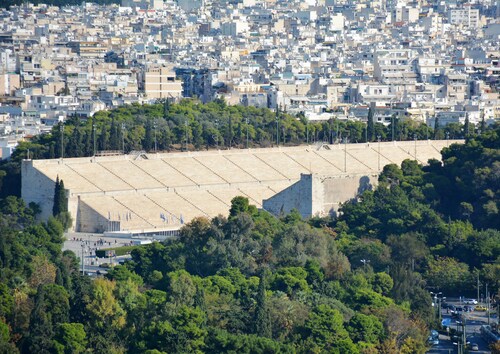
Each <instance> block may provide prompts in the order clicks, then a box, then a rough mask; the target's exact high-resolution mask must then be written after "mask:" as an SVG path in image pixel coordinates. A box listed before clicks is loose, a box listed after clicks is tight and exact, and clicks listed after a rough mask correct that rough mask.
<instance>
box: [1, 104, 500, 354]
mask: <svg viewBox="0 0 500 354" xmlns="http://www.w3.org/2000/svg"><path fill="white" fill-rule="evenodd" d="M220 105H221V103H212V104H209V105H207V107H202V106H201V105H193V103H183V104H181V105H178V106H177V105H175V106H174V105H165V104H160V105H152V106H145V107H141V106H133V107H128V108H123V109H118V110H116V111H112V112H105V113H100V114H98V115H97V117H95V119H94V120H93V121H87V122H82V123H78V124H76V121H74V125H71V124H65V126H64V129H65V134H67V136H68V137H69V136H73V135H74V134H76V133H74V131H80V132H81V133H82V136H85V132H87V133H88V132H91V131H92V127H93V126H96V127H97V130H98V131H99V132H100V133H102V132H105V133H106V137H105V138H106V140H107V141H109V142H110V141H111V140H112V139H111V136H107V135H108V134H111V132H112V131H113V129H112V127H113V124H114V127H115V128H114V129H115V130H116V129H117V128H116V126H118V127H120V125H121V124H122V123H125V124H127V125H128V129H127V134H130V135H132V134H134V132H135V133H137V132H138V133H137V134H138V135H136V136H140V137H141V138H140V139H138V140H135V139H136V138H132V137H130V135H127V141H128V143H129V144H133V143H134V141H138V142H139V141H140V142H142V141H144V140H147V139H146V131H147V129H144V128H142V130H141V125H140V123H139V121H140V120H141V119H142V122H143V123H144V125H145V126H147V124H155V123H154V122H153V118H151V117H155V114H159V115H160V116H158V117H157V122H156V124H158V130H160V128H159V127H160V124H162V125H161V127H162V128H161V129H163V131H170V132H171V133H172V135H171V136H172V140H171V142H170V143H169V144H171V146H175V144H178V145H179V144H181V142H182V137H183V136H184V134H185V131H181V132H178V130H180V129H181V128H182V127H186V125H185V123H184V122H185V121H186V119H185V118H186V117H189V119H190V120H189V123H188V127H189V132H188V133H189V139H190V140H189V141H190V144H194V141H195V139H194V138H195V137H196V136H197V135H196V134H194V135H191V133H192V130H196V129H198V131H201V134H200V136H201V137H203V132H204V130H206V129H209V127H210V123H209V121H210V119H207V120H202V119H201V118H199V117H200V116H203V115H205V114H206V115H208V114H209V113H208V112H206V111H204V110H207V111H211V110H213V111H214V112H219V111H218V109H221V110H222V111H229V112H231V113H228V114H227V115H226V116H225V118H224V119H222V118H221V116H220V115H219V114H218V113H214V112H212V113H211V114H215V117H217V119H219V120H220V123H219V124H220V125H219V127H218V129H215V128H217V127H216V126H212V129H215V130H210V132H211V133H210V134H208V135H207V136H208V137H210V136H211V135H213V134H212V133H218V134H220V135H216V136H219V138H220V139H221V140H220V141H219V144H221V145H222V142H224V144H225V145H226V146H227V147H229V146H230V145H233V146H235V145H241V144H244V140H241V139H244V138H242V136H245V135H244V134H243V133H242V134H240V135H238V134H237V133H238V131H239V128H238V126H239V125H241V126H242V129H241V130H242V131H243V132H245V129H246V126H244V125H243V124H244V123H243V122H245V118H246V117H245V115H244V114H243V113H244V112H247V111H246V109H243V108H240V107H231V108H219V107H221V106H220ZM166 108H168V110H166ZM176 111H178V112H177V113H176ZM166 112H167V113H168V114H167V117H168V119H165V118H164V117H162V116H161V114H164V113H166ZM179 112H180V113H179ZM248 112H254V113H255V116H251V115H250V113H248V117H249V120H250V119H252V126H251V129H249V130H251V131H252V139H253V140H252V146H254V145H253V144H256V145H257V144H261V143H262V144H263V142H264V139H263V138H261V139H259V138H257V136H259V134H260V135H264V134H270V133H269V132H270V131H272V127H274V126H275V124H276V123H275V113H269V112H264V111H261V110H254V109H249V110H248ZM245 114H246V113H245ZM278 114H280V115H281V114H282V113H279V112H278ZM136 115H137V116H136ZM175 117H177V118H175ZM231 117H232V118H231ZM250 117H251V118H250ZM237 118H239V120H238V119H237ZM198 119H199V120H198ZM287 120H289V121H290V124H289V125H288V126H287V127H288V128H287V129H290V131H289V132H288V130H286V133H285V136H286V137H287V138H286V142H288V141H290V143H291V142H292V141H294V140H293V139H294V138H293V137H296V139H298V140H296V142H298V141H299V140H300V139H304V135H301V132H302V133H303V130H302V128H306V127H305V126H304V124H303V122H302V121H300V120H292V118H291V117H288V116H286V115H283V118H281V117H280V124H285V122H286V121H287ZM113 121H114V123H113ZM148 121H149V123H148ZM198 121H199V122H200V127H199V128H196V129H194V128H195V126H196V122H198ZM160 122H161V123H160ZM171 122H177V123H176V124H175V123H173V124H170V123H171ZM266 122H267V124H268V126H267V129H268V130H266V129H265V128H264V127H266ZM336 123H338V126H339V128H338V131H339V135H338V136H340V133H343V134H345V132H346V129H347V130H348V129H349V128H348V127H349V126H351V124H357V123H348V124H344V123H340V122H333V124H336ZM245 124H246V123H245ZM301 124H302V125H301ZM326 124H327V127H328V123H326ZM230 126H231V129H230V130H229V131H227V129H229V127H230ZM204 127H206V128H204ZM324 127H325V125H324V124H318V125H312V124H311V125H310V126H309V127H308V128H307V129H311V131H314V134H316V135H315V137H316V136H317V139H318V140H322V139H323V135H324V134H326V132H328V133H329V132H330V130H329V129H328V128H324ZM249 128H250V127H249ZM292 128H293V129H292ZM66 129H67V131H66ZM259 129H260V130H261V132H260V133H257V131H259ZM316 129H318V130H316ZM58 131H59V130H58V129H57V128H55V129H54V131H53V134H52V135H46V136H42V137H38V138H36V139H34V141H32V142H30V143H26V145H25V149H24V150H23V149H20V151H18V152H17V153H16V154H17V155H15V156H14V158H13V160H12V161H11V162H10V164H11V166H13V165H14V164H15V163H16V162H18V161H19V159H20V158H22V157H23V155H24V154H25V153H26V152H27V149H28V148H29V149H30V151H31V152H34V151H36V148H38V150H37V151H38V152H37V153H38V154H40V155H39V156H40V157H41V156H42V155H43V154H50V151H51V147H50V145H51V144H56V143H57V140H58V139H57V137H55V136H56V135H57V132H58ZM317 131H319V132H318V133H316V132H317ZM360 131H361V136H360V139H362V132H363V130H362V129H361V130H360ZM287 132H288V133H287ZM462 132H463V128H462ZM141 134H144V135H141ZM233 134H234V135H233ZM176 136H178V138H175V137H176ZM329 136H331V135H329ZM343 136H345V135H343ZM351 137H352V135H351ZM386 137H387V135H386ZM103 139H104V138H103ZM115 139H116V138H115ZM175 139H178V140H175ZM267 139H268V141H269V143H270V140H271V137H269V136H268V138H267ZM118 140H120V139H118ZM167 141H168V140H167ZM207 141H208V143H209V145H211V146H213V143H214V142H210V140H201V141H200V146H201V147H203V144H204V143H206V142H207ZM96 143H97V142H96ZM109 144H111V142H110V143H109ZM114 144H115V146H116V144H117V143H116V142H115V143H114ZM169 144H166V145H164V146H165V148H167V147H168V146H169ZM35 145H38V146H35ZM256 145H255V146H256ZM110 146H112V145H110ZM127 146H128V149H136V148H140V147H141V146H132V145H130V146H129V145H127ZM193 146H194V145H193ZM118 147H119V146H118ZM149 147H151V146H149ZM66 148H68V144H66ZM54 149H55V150H57V149H56V148H55V147H54ZM87 152H88V151H87ZM442 155H443V161H442V162H441V161H437V160H431V161H430V163H429V164H428V165H427V166H421V165H419V164H417V163H416V162H415V161H410V160H406V161H404V162H403V163H402V165H401V166H396V165H388V166H385V168H384V170H383V172H382V174H381V175H380V178H379V186H378V187H377V188H376V189H375V190H373V191H367V192H365V193H364V194H363V195H362V196H360V197H359V198H358V199H356V200H353V201H350V202H348V203H345V204H344V205H343V206H342V207H341V210H340V213H339V216H338V217H337V218H312V219H309V220H303V219H302V218H301V217H300V215H299V214H298V213H296V212H292V213H290V214H288V215H283V216H282V217H280V218H276V217H274V216H271V215H270V214H268V213H267V212H265V211H261V210H257V208H255V207H254V206H252V205H249V202H248V200H247V199H245V198H243V197H236V198H234V199H233V201H232V207H231V210H230V211H229V216H228V217H223V216H219V217H216V218H214V219H211V220H209V219H206V218H198V219H195V220H193V221H192V222H191V223H189V224H187V225H185V226H184V227H183V228H182V230H181V235H180V237H179V238H178V239H174V240H170V241H167V242H164V243H159V242H156V243H153V244H151V245H145V246H141V247H137V248H136V249H134V250H133V251H132V253H131V255H132V260H131V261H129V262H127V263H125V264H124V265H119V266H116V267H114V268H112V269H110V270H109V272H108V274H107V275H106V276H105V277H101V278H97V279H95V280H92V279H91V278H89V277H87V276H82V275H81V274H80V272H79V271H78V258H77V257H76V256H75V254H73V253H72V252H61V246H62V242H63V227H62V224H61V222H60V220H58V218H51V219H49V220H48V221H47V222H44V223H39V222H37V221H36V214H37V206H36V205H33V204H32V205H29V206H25V205H24V203H23V202H22V201H21V200H20V199H18V198H17V197H16V196H12V195H11V196H8V197H5V198H3V199H1V201H0V261H1V267H0V279H1V283H0V352H6V353H17V352H21V353H85V352H91V353H124V352H131V353H149V354H152V353H224V352H229V353H366V354H368V353H370V354H371V353H408V354H410V353H424V352H425V350H426V349H427V348H426V339H427V336H428V331H429V328H437V327H438V323H437V316H436V312H435V311H434V308H433V307H432V306H431V302H432V299H431V295H430V291H442V292H443V293H445V294H449V295H469V296H470V295H473V294H475V292H476V287H475V286H476V281H477V280H476V279H477V278H479V279H480V282H481V286H483V285H484V284H486V283H487V284H488V285H489V287H490V289H492V292H494V293H498V291H499V286H500V231H499V219H500V218H499V211H498V208H499V206H500V200H499V199H500V198H499V192H500V124H497V125H496V126H493V127H491V128H489V129H486V128H484V129H482V131H481V134H480V135H472V134H471V136H470V137H468V139H467V141H466V144H462V145H458V144H457V145H454V144H453V145H450V147H448V148H445V149H444V150H443V152H442ZM4 167H5V166H4ZM10 173H11V170H9V169H7V168H4V170H3V175H2V176H1V177H2V181H3V182H5V181H7V180H8V179H9V174H10ZM4 186H5V183H4ZM4 189H5V188H4ZM56 194H57V190H56ZM56 209H57V211H64V210H60V209H61V207H60V206H57V207H56V206H55V207H54V210H56ZM494 350H496V352H498V350H500V349H498V348H497V349H494Z"/></svg>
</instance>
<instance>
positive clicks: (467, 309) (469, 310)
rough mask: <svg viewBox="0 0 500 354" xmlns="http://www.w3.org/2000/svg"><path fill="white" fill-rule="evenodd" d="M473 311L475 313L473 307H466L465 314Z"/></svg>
mask: <svg viewBox="0 0 500 354" xmlns="http://www.w3.org/2000/svg"><path fill="white" fill-rule="evenodd" d="M472 311H474V307H473V306H469V305H465V306H464V312H472Z"/></svg>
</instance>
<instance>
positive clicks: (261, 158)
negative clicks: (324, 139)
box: [37, 143, 443, 193]
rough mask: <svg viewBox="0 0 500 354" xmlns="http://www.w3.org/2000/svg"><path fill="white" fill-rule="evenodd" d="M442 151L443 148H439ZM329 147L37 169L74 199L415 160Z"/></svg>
mask: <svg viewBox="0 0 500 354" xmlns="http://www.w3.org/2000/svg"><path fill="white" fill-rule="evenodd" d="M442 145H443V144H442ZM344 149H345V146H344V145H335V146H331V148H330V150H327V149H320V150H317V149H316V148H315V147H304V148H302V149H298V148H281V149H280V150H279V151H278V150H277V149H276V150H271V151H269V150H266V151H262V152H259V150H252V151H251V152H250V153H242V152H241V151H238V152H233V153H232V152H231V151H226V152H223V153H217V152H214V153H212V154H206V155H199V156H196V155H193V156H188V155H184V154H183V155H181V154H172V155H171V156H168V155H163V158H161V159H154V158H152V159H148V160H135V161H133V160H129V159H123V160H118V159H114V160H108V161H107V160H103V161H99V160H98V161H97V162H94V161H92V160H91V159H89V161H87V162H82V161H78V163H72V159H66V160H64V163H61V164H47V165H43V164H38V165H37V168H38V169H39V170H40V171H41V172H42V173H44V174H46V175H47V176H48V177H49V178H50V179H55V177H56V176H57V175H59V177H60V178H62V179H64V182H65V185H66V187H67V188H68V189H70V190H71V191H72V192H73V193H86V192H99V191H125V190H147V189H163V188H165V189H166V188H179V187H193V186H210V185H227V184H242V183H258V182H268V181H280V180H281V181H283V180H288V181H289V182H291V181H295V180H298V179H299V178H300V174H301V173H310V172H313V173H320V174H338V173H343V172H344V168H345V166H346V167H347V172H351V173H369V172H376V171H378V169H379V149H380V168H382V167H383V166H384V165H386V164H388V163H396V164H400V163H401V161H403V160H404V159H407V158H414V155H415V148H414V145H412V144H410V143H406V144H404V145H402V146H401V145H398V146H397V147H395V146H394V145H393V144H391V143H383V144H380V146H379V145H378V144H377V143H372V144H370V145H368V144H358V145H348V149H347V153H346V152H345V150H344ZM439 149H440V146H432V145H429V144H421V143H420V144H418V145H417V158H418V159H419V161H421V162H426V161H427V160H428V159H429V158H432V157H433V158H438V159H439V158H440V154H439V152H438V151H439Z"/></svg>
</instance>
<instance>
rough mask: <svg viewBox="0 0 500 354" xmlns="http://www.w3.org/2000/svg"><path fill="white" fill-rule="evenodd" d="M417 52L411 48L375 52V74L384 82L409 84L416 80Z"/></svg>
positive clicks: (376, 77)
mask: <svg viewBox="0 0 500 354" xmlns="http://www.w3.org/2000/svg"><path fill="white" fill-rule="evenodd" d="M415 59H416V56H415V54H414V53H413V51H412V50H410V49H391V50H379V51H377V52H376V53H375V58H374V65H373V75H374V77H375V79H377V80H379V81H380V82H382V83H384V84H403V85H406V84H409V83H414V82H415V81H416V77H417V75H416V74H415V72H414V69H413V62H414V60H415Z"/></svg>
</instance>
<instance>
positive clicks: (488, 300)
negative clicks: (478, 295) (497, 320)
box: [486, 283, 491, 326]
mask: <svg viewBox="0 0 500 354" xmlns="http://www.w3.org/2000/svg"><path fill="white" fill-rule="evenodd" d="M486 311H487V312H488V326H489V325H490V321H491V319H490V294H489V293H488V283H486Z"/></svg>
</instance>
